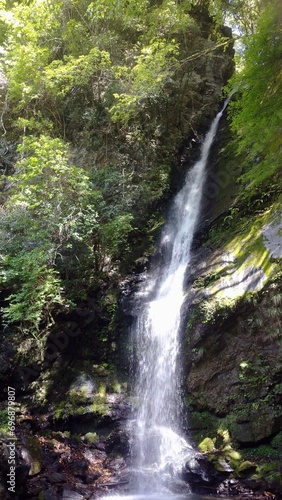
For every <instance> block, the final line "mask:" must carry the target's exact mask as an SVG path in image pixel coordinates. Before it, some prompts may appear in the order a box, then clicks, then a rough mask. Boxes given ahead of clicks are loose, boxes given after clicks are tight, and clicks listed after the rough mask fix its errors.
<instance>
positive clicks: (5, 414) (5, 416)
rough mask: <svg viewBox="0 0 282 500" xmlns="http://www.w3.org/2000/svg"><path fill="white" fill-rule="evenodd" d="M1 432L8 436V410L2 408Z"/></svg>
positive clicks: (0, 417) (0, 416) (0, 414)
mask: <svg viewBox="0 0 282 500" xmlns="http://www.w3.org/2000/svg"><path fill="white" fill-rule="evenodd" d="M0 434H2V435H4V436H7V435H8V434H9V429H8V411H7V410H6V409H5V410H0Z"/></svg>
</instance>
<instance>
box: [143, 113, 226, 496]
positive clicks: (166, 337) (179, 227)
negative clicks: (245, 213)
mask: <svg viewBox="0 0 282 500" xmlns="http://www.w3.org/2000/svg"><path fill="white" fill-rule="evenodd" d="M225 106H226V104H225ZM225 106H224V108H223V109H222V111H220V112H219V113H218V114H217V116H216V118H215V119H214V121H213V123H212V125H211V128H210V130H209V132H208V133H207V135H206V137H205V140H204V142H203V144H202V149H201V156H200V159H199V161H198V162H197V163H196V164H195V165H194V166H193V168H192V169H191V170H190V171H189V173H188V175H187V178H186V181H185V184H184V186H183V188H182V189H181V190H180V192H179V193H178V194H177V196H176V197H175V200H174V203H173V206H172V209H171V213H170V216H169V220H168V222H167V223H166V226H165V228H164V231H163V235H162V243H161V250H162V252H163V253H164V265H163V269H162V273H161V276H155V275H152V276H150V277H148V279H147V280H146V283H145V285H144V287H143V290H142V291H141V295H142V303H143V306H142V307H141V312H140V313H139V315H138V318H137V321H136V326H135V343H136V351H137V358H138V373H137V383H136V395H137V400H138V403H139V409H138V413H137V419H136V421H135V425H134V433H135V436H134V443H135V444H134V452H135V455H136V466H137V470H138V474H137V484H136V489H137V491H139V492H148V488H149V491H160V490H161V489H162V487H163V483H164V481H163V480H164V477H167V474H168V473H170V474H172V475H173V474H175V473H176V472H177V471H179V470H180V469H181V466H183V463H184V462H185V459H186V460H187V458H188V457H189V456H190V455H191V454H192V453H193V449H192V447H191V446H190V445H189V443H187V441H185V439H184V438H183V437H181V429H180V427H181V426H180V418H179V417H180V413H181V395H180V376H179V373H178V371H177V370H178V355H179V340H178V331H179V326H180V319H181V306H182V304H183V301H184V290H183V285H184V277H185V270H186V268H187V265H188V263H189V258H190V250H191V244H192V240H193V235H194V233H195V229H196V225H197V221H198V218H199V213H200V205H201V197H202V191H203V185H204V179H205V170H206V164H207V161H208V155H209V152H210V148H211V145H212V142H213V139H214V136H215V134H216V130H217V126H218V123H219V120H220V118H221V116H222V113H223V111H224V109H225Z"/></svg>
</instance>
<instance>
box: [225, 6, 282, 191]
mask: <svg viewBox="0 0 282 500" xmlns="http://www.w3.org/2000/svg"><path fill="white" fill-rule="evenodd" d="M281 25H282V17H281V9H280V3H279V2H277V1H275V2H273V3H267V4H266V6H265V8H264V10H263V11H262V13H261V17H260V19H259V22H258V30H257V32H256V33H255V34H254V35H253V36H252V37H251V38H250V39H249V41H248V47H247V49H246V52H245V66H244V69H243V70H242V72H240V73H239V74H237V75H236V77H234V78H233V80H232V81H231V85H233V86H235V87H238V93H239V94H240V97H239V98H238V99H237V100H236V101H235V102H234V103H233V104H232V106H231V109H232V129H233V131H234V132H235V133H236V134H237V138H238V152H239V153H244V155H245V156H246V162H245V172H244V174H243V176H242V182H244V184H245V185H249V186H251V187H252V188H253V187H255V186H257V185H259V184H260V183H261V182H263V181H265V180H266V179H267V178H268V177H270V176H272V175H273V174H274V173H275V172H278V170H279V169H280V154H281V148H282V139H281V117H282V115H281V109H282V98H281V95H282V92H281V91H282V87H281V74H282V63H281V50H282V35H281Z"/></svg>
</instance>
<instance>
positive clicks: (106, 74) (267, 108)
mask: <svg viewBox="0 0 282 500" xmlns="http://www.w3.org/2000/svg"><path fill="white" fill-rule="evenodd" d="M224 22H225V23H227V22H229V24H230V25H231V26H233V27H234V28H235V31H236V36H237V37H238V36H240V37H241V40H242V44H243V47H244V50H243V70H242V71H240V73H238V74H235V76H234V77H233V80H232V81H231V84H230V85H231V86H232V87H234V86H236V88H238V92H237V95H238V97H237V99H236V100H235V101H234V104H233V105H232V128H233V131H234V134H235V136H236V138H237V142H238V151H239V152H243V151H247V154H246V167H245V168H246V172H245V174H244V176H243V180H244V182H249V183H254V184H260V182H262V181H264V179H265V177H266V176H267V175H269V173H272V172H274V171H275V170H276V169H278V168H279V161H278V155H277V153H278V152H279V151H280V149H281V131H280V123H281V116H280V115H281V105H280V100H281V95H282V93H281V49H282V47H281V43H282V41H281V9H279V2H278V1H276V2H267V1H263V0H261V1H258V0H249V1H248V2H242V1H240V0H213V1H211V2H208V1H207V0H198V1H196V0H195V1H190V0H183V1H176V0H164V1H153V0H138V1H136V0H118V1H117V2H113V1H112V0H95V1H90V0H82V1H76V0H49V1H48V2H44V1H40V0H29V1H19V2H14V1H11V0H10V1H4V0H2V1H1V2H0V33H1V35H0V55H1V63H0V99H1V115H0V123H1V128H2V140H1V153H2V160H1V169H2V170H1V171H2V176H1V203H2V205H1V212H0V219H1V227H0V232H1V242H0V256H1V261H0V264H1V286H2V295H1V298H2V312H3V318H4V322H5V323H6V325H8V326H9V327H11V326H12V327H13V328H15V330H16V331H17V332H18V333H20V334H21V335H23V336H31V337H33V338H34V339H35V340H36V342H37V343H38V345H40V346H44V342H45V339H46V337H47V335H48V332H49V331H50V328H52V325H53V323H54V318H55V316H56V314H58V313H59V312H60V311H64V312H67V311H69V310H70V309H71V308H73V307H75V305H76V304H77V303H78V302H79V301H80V300H82V299H84V298H86V297H87V294H88V293H89V290H90V289H91V290H93V289H95V287H99V286H101V284H102V283H104V282H105V281H107V280H113V279H119V276H120V273H122V269H125V267H126V266H127V272H131V270H132V269H133V268H134V265H136V263H137V262H138V260H139V261H140V260H142V259H143V260H142V261H145V260H146V258H147V254H148V241H149V242H150V243H153V241H154V234H155V233H154V231H155V229H156V227H159V225H160V224H161V216H160V214H161V213H162V211H163V205H162V203H163V201H164V200H166V199H168V197H169V193H170V182H171V168H172V165H173V162H175V161H178V160H179V157H177V154H176V152H177V151H179V150H180V146H181V145H182V144H183V143H184V141H185V140H187V131H188V130H190V131H191V130H193V131H197V126H198V124H199V123H200V119H201V120H203V117H200V115H199V112H198V109H200V98H199V97H198V93H201V92H202V94H204V95H206V96H209V95H210V93H211V92H210V89H209V88H208V84H206V83H205V81H204V78H203V77H202V76H201V73H200V70H199V68H201V67H208V65H209V64H211V63H210V61H211V60H212V58H213V54H215V56H216V57H217V58H220V57H223V54H224V53H225V51H226V50H227V49H228V47H229V46H230V36H226V33H225V32H224V30H222V29H221V26H222V23H224ZM207 23H210V24H209V26H213V28H212V29H210V28H207ZM220 61H221V60H220V59H219V67H220V64H221V62H220ZM201 71H203V70H201ZM221 71H222V70H221ZM187 95H188V96H189V103H190V104H189V106H190V108H189V107H188V104H187V102H188V101H187V100H186V101H185V99H188V98H186V97H185V96H187ZM207 98H208V97H207ZM219 99H220V94H219V95H218V98H217V101H219ZM279 105H280V106H279ZM207 108H209V106H207ZM187 110H189V112H187ZM209 113H210V114H211V113H213V108H212V106H211V107H210V110H209V111H207V115H206V119H210V117H211V116H210V115H209ZM258 138H259V140H258ZM257 158H260V160H261V161H259V163H258V162H257ZM144 235H146V238H147V240H146V242H147V243H146V245H147V250H146V251H145V247H144V248H143V247H142V240H143V239H144ZM138 245H139V248H140V249H139V251H138V252H139V253H138V252H136V247H137V246H138ZM142 252H145V253H142ZM146 252H147V253H146Z"/></svg>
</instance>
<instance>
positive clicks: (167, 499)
mask: <svg viewBox="0 0 282 500" xmlns="http://www.w3.org/2000/svg"><path fill="white" fill-rule="evenodd" d="M228 498H229V497H220V499H221V500H224V499H228ZM99 500H219V498H218V497H213V496H209V495H204V496H203V495H196V494H194V493H188V494H187V495H173V494H171V495H163V494H162V493H160V494H158V493H150V494H147V495H146V494H145V493H142V494H140V495H138V494H137V495H108V496H104V497H100V498H99Z"/></svg>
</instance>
